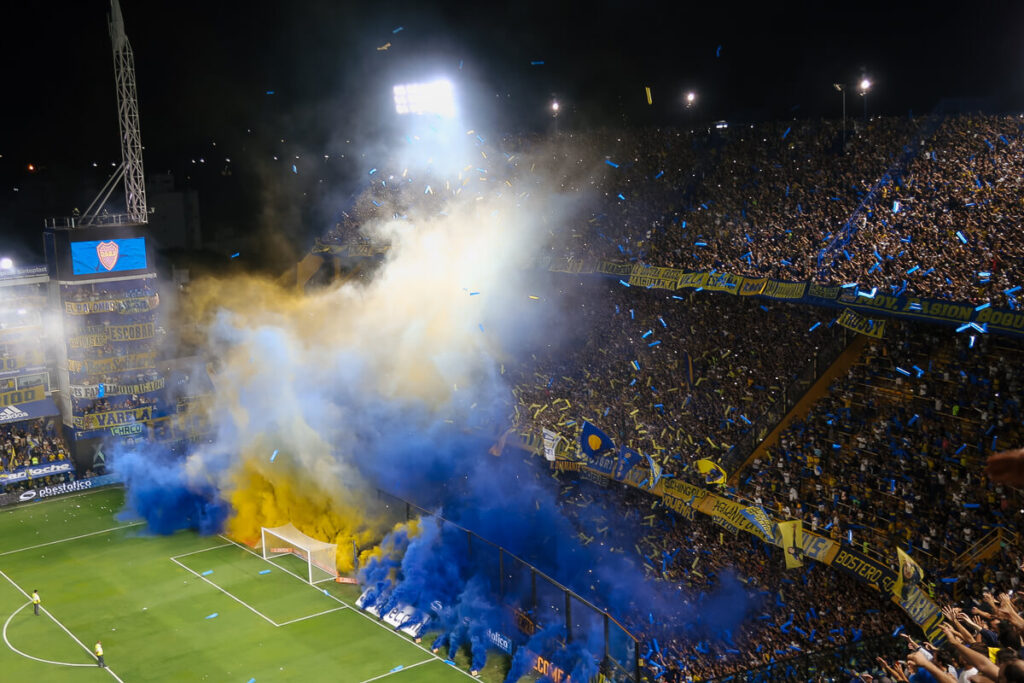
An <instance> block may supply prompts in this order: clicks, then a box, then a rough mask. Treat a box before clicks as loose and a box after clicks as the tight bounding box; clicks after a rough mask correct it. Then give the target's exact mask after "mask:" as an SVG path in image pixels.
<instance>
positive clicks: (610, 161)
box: [604, 159, 619, 168]
mask: <svg viewBox="0 0 1024 683" xmlns="http://www.w3.org/2000/svg"><path fill="white" fill-rule="evenodd" d="M604 163H606V164H608V165H609V166H611V167H612V168H618V167H619V165H618V164H617V163H615V162H614V161H612V160H611V159H605V160H604Z"/></svg>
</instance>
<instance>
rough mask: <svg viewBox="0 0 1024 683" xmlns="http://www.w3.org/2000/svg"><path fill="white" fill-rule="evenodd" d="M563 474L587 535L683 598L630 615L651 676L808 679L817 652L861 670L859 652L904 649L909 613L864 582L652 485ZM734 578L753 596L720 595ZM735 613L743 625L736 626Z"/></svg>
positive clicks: (567, 505) (572, 513)
mask: <svg viewBox="0 0 1024 683" xmlns="http://www.w3.org/2000/svg"><path fill="white" fill-rule="evenodd" d="M561 479H562V487H561V500H562V509H563V510H564V511H565V512H566V514H567V516H569V518H570V519H572V520H573V521H574V524H575V525H576V526H577V528H578V530H579V533H580V537H581V539H582V541H583V542H584V543H593V542H599V543H602V544H603V545H604V546H606V547H608V548H609V552H612V553H625V554H628V555H630V556H632V557H633V559H634V560H635V564H636V566H637V568H638V571H639V572H643V573H645V574H646V575H647V577H648V579H650V580H655V581H658V582H661V583H664V584H667V585H668V586H670V587H672V589H673V592H674V593H675V594H676V596H677V597H676V598H675V602H677V603H678V610H677V611H675V612H672V613H669V614H668V615H665V614H661V613H659V617H658V618H657V619H652V618H649V615H648V614H647V613H646V612H645V611H644V607H645V606H643V605H638V606H637V611H636V613H632V614H628V615H626V625H627V626H628V628H630V630H631V631H632V632H633V634H634V635H637V636H639V637H640V638H641V641H642V642H641V645H640V649H641V654H642V658H643V660H644V664H645V667H646V669H647V670H648V671H649V672H650V674H649V675H650V677H651V680H663V681H668V682H682V681H707V680H723V679H725V680H728V677H729V676H735V675H737V674H739V673H740V672H746V671H752V670H759V669H763V668H766V667H772V669H771V671H772V674H771V675H770V676H769V677H768V678H766V679H764V680H789V679H792V680H796V679H798V678H799V677H800V676H801V674H802V675H803V678H802V680H807V677H808V673H807V672H806V671H805V670H804V668H803V664H804V663H805V660H806V658H807V657H806V656H807V655H808V653H811V652H828V653H833V654H838V655H839V656H837V657H835V658H833V661H832V664H833V666H834V667H837V668H838V667H840V666H846V667H850V666H851V662H850V657H851V656H853V654H854V653H856V655H857V658H858V661H859V663H860V664H861V666H863V667H866V666H867V665H868V663H869V662H870V661H871V660H872V658H873V657H874V656H875V654H874V653H877V652H878V649H879V648H881V649H882V650H883V651H887V650H891V649H892V645H893V643H892V642H886V641H887V640H890V641H891V638H890V636H891V633H892V632H893V630H895V629H898V628H899V624H901V623H902V622H903V620H904V619H905V616H904V615H903V614H902V613H901V612H900V611H899V610H898V609H896V608H895V606H894V605H893V604H892V603H890V602H888V601H886V600H884V599H883V598H882V597H881V596H879V594H877V593H874V592H872V591H870V590H866V589H865V587H864V586H863V585H862V584H857V583H856V582H855V580H854V579H852V578H850V577H848V576H845V575H843V574H840V573H837V572H835V571H832V570H830V569H829V568H828V567H825V566H823V565H818V564H817V563H815V562H808V563H807V564H806V565H805V566H804V567H803V568H802V569H798V570H789V571H787V570H786V569H785V563H784V561H783V558H782V555H781V552H780V551H779V549H778V548H776V547H772V546H768V545H766V544H765V543H764V542H762V541H760V540H759V539H757V538H755V537H753V536H748V535H740V536H728V532H727V531H723V528H722V527H720V526H717V525H715V524H714V523H712V521H711V518H710V517H706V516H704V515H696V516H694V517H693V519H687V518H685V517H682V516H679V515H677V514H676V513H674V512H672V511H670V510H667V509H666V508H665V507H664V506H662V505H660V504H655V505H654V506H653V507H652V506H651V501H652V498H651V497H650V495H649V494H647V493H645V492H641V491H638V490H636V489H631V488H629V487H625V486H622V485H618V484H610V485H609V486H607V487H599V486H597V485H596V484H593V483H589V482H587V481H586V480H583V479H580V478H577V477H575V475H573V474H563V475H562V476H561ZM726 536H728V538H726ZM730 582H731V583H733V584H734V585H735V584H736V582H738V584H739V585H740V586H741V587H742V588H741V589H740V593H741V595H740V596H736V595H731V596H730V597H729V598H723V597H720V596H721V593H720V589H721V588H722V584H723V583H730ZM647 607H648V608H649V606H647ZM662 611H664V610H662ZM728 612H732V613H728ZM733 620H735V621H737V622H739V625H738V626H737V627H735V628H733V627H731V626H725V624H727V623H728V622H730V621H733ZM655 643H657V645H655ZM863 646H868V647H867V648H865V647H863ZM869 653H871V654H870V656H868V654H869ZM819 665H820V664H819Z"/></svg>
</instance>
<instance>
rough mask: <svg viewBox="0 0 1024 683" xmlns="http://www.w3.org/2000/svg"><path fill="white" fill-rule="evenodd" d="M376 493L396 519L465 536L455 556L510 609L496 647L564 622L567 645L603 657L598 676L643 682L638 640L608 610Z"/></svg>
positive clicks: (551, 669) (519, 642)
mask: <svg viewBox="0 0 1024 683" xmlns="http://www.w3.org/2000/svg"><path fill="white" fill-rule="evenodd" d="M377 497H378V500H380V501H381V502H382V503H383V504H384V507H385V508H386V509H388V510H389V511H390V512H391V513H392V516H393V521H395V522H398V521H409V520H412V519H414V518H434V519H436V520H438V521H439V522H440V523H441V524H442V528H443V530H444V533H445V534H458V535H461V536H463V537H464V538H465V544H461V543H458V544H456V546H459V545H461V546H462V552H463V553H464V554H463V555H462V556H461V557H458V558H453V562H458V563H460V564H462V565H464V566H466V567H468V568H469V572H470V574H473V573H475V574H476V575H478V576H481V577H483V578H484V579H486V581H487V584H488V587H489V588H490V590H491V592H492V594H493V595H494V596H495V597H496V598H497V599H498V600H499V601H500V602H501V604H502V605H504V606H505V607H507V608H508V609H507V610H506V611H505V614H504V631H503V632H502V633H496V632H492V634H491V641H492V643H493V644H494V645H495V647H497V648H498V649H501V650H503V651H505V652H506V653H508V654H512V653H514V651H515V650H516V649H517V648H518V647H521V646H524V645H525V644H526V642H527V641H528V640H529V639H530V637H531V636H533V635H534V634H536V633H538V632H539V631H541V630H545V629H549V628H552V627H557V626H561V627H562V628H564V633H565V641H566V642H565V644H568V643H577V642H582V643H585V644H586V646H587V649H588V650H590V651H591V652H592V653H594V654H595V656H597V657H599V658H601V660H600V661H599V662H597V664H598V665H599V667H600V671H601V675H599V676H598V677H597V680H605V681H609V680H610V681H633V682H634V683H638V682H639V681H640V648H639V646H638V642H639V640H638V639H637V637H636V636H634V635H633V634H632V633H630V632H629V630H628V629H627V628H626V627H625V626H623V625H622V624H621V623H619V621H618V620H616V619H615V617H613V616H611V615H610V614H608V612H606V611H605V610H602V609H601V608H600V607H597V606H596V605H594V604H593V603H592V602H590V601H589V600H587V599H586V598H584V597H582V596H580V595H579V594H577V593H576V592H575V591H573V590H572V589H571V588H568V587H566V586H564V585H562V584H561V583H559V582H558V581H556V580H555V579H553V578H551V577H550V576H548V575H547V574H545V573H544V572H543V571H541V570H540V569H538V568H537V567H535V566H534V565H532V564H530V563H529V562H526V561H525V560H523V559H521V558H519V557H517V556H515V555H513V554H512V553H510V552H509V551H507V550H505V549H504V548H502V547H501V546H499V545H497V544H495V543H493V542H491V541H489V540H487V539H486V538H483V537H482V536H480V535H479V534H476V533H474V532H472V531H470V530H469V529H466V528H464V527H462V526H459V525H458V524H455V523H454V522H451V521H449V520H447V519H445V518H443V517H441V516H439V515H436V514H434V513H433V512H430V511H429V510H426V509H424V508H421V507H419V506H418V505H416V504H415V503H411V502H409V501H407V500H403V499H402V498H399V497H397V496H394V495H392V494H390V493H387V492H385V491H381V490H379V489H378V490H377ZM532 666H533V668H534V670H536V671H537V672H539V673H541V674H542V675H547V676H549V677H550V678H551V679H552V680H565V679H566V678H567V677H568V673H567V672H560V670H557V667H556V666H555V665H553V664H552V663H551V662H549V661H547V660H546V659H544V658H543V657H539V656H535V657H534V660H533V664H532Z"/></svg>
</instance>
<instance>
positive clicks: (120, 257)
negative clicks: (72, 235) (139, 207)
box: [71, 237, 147, 275]
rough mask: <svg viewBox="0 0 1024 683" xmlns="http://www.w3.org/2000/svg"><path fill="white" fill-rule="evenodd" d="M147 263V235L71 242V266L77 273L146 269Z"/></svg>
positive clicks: (100, 273)
mask: <svg viewBox="0 0 1024 683" xmlns="http://www.w3.org/2000/svg"><path fill="white" fill-rule="evenodd" d="M146 265H147V264H146V238H145V237H130V238H126V239H112V240H103V241H87V242H72V243H71V268H72V272H73V273H74V274H75V275H94V274H99V275H102V274H104V273H115V272H121V271H126V270H145V268H146Z"/></svg>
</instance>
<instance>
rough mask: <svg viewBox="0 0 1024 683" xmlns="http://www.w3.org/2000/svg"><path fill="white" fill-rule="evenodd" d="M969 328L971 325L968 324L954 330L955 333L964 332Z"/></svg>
mask: <svg viewBox="0 0 1024 683" xmlns="http://www.w3.org/2000/svg"><path fill="white" fill-rule="evenodd" d="M970 326H971V324H970V323H964V324H963V325H961V326H960V327H958V328H956V331H957V332H963V331H964V330H966V329H967V328H968V327H970Z"/></svg>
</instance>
